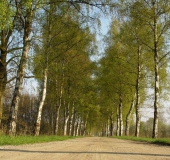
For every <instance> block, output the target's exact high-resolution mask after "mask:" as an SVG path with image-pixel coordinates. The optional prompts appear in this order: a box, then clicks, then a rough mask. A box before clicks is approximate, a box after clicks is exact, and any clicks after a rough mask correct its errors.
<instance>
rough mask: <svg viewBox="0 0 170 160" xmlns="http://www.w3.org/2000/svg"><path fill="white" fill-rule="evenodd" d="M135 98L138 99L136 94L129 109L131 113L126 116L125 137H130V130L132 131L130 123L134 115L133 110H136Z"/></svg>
mask: <svg viewBox="0 0 170 160" xmlns="http://www.w3.org/2000/svg"><path fill="white" fill-rule="evenodd" d="M135 98H136V94H135V96H134V97H133V98H132V101H131V105H130V109H129V112H128V114H127V116H126V128H125V135H126V136H129V129H130V125H129V121H130V117H131V115H132V112H133V109H134V106H135Z"/></svg>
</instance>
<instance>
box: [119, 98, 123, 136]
mask: <svg viewBox="0 0 170 160" xmlns="http://www.w3.org/2000/svg"><path fill="white" fill-rule="evenodd" d="M119 98H120V102H119V120H120V130H119V136H122V135H123V115H122V109H123V105H122V95H120V97H119Z"/></svg>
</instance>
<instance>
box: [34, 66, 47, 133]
mask: <svg viewBox="0 0 170 160" xmlns="http://www.w3.org/2000/svg"><path fill="white" fill-rule="evenodd" d="M47 72H48V70H47V68H46V69H45V70H44V78H43V79H44V81H43V92H42V96H41V101H40V104H39V109H38V115H37V121H36V126H35V136H39V134H40V127H41V117H42V109H43V105H44V101H45V98H46V91H47V74H48V73H47Z"/></svg>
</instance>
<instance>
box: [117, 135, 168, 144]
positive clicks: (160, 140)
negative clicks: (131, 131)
mask: <svg viewBox="0 0 170 160" xmlns="http://www.w3.org/2000/svg"><path fill="white" fill-rule="evenodd" d="M114 138H119V139H125V140H132V141H140V142H147V143H152V144H159V145H167V146H170V138H169V139H168V138H158V139H152V138H137V137H126V136H122V137H120V136H118V137H114Z"/></svg>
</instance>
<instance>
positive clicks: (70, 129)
mask: <svg viewBox="0 0 170 160" xmlns="http://www.w3.org/2000/svg"><path fill="white" fill-rule="evenodd" d="M73 120H74V103H73V107H72V112H71V117H70V125H69V136H72V135H73V133H72V130H73V122H74V121H73Z"/></svg>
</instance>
